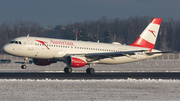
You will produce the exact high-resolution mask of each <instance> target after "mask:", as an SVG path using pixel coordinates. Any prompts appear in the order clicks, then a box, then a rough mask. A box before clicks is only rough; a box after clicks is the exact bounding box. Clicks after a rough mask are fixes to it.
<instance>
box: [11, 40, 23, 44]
mask: <svg viewBox="0 0 180 101" xmlns="http://www.w3.org/2000/svg"><path fill="white" fill-rule="evenodd" d="M9 43H15V44H22V43H21V41H10V42H9Z"/></svg>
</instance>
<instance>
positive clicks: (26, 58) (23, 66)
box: [21, 57, 28, 69]
mask: <svg viewBox="0 0 180 101" xmlns="http://www.w3.org/2000/svg"><path fill="white" fill-rule="evenodd" d="M27 60H28V57H25V58H24V64H23V65H21V68H22V69H26V67H27V66H26V65H25V64H26V62H27Z"/></svg>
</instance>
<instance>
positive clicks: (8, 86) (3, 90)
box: [0, 79, 180, 101]
mask: <svg viewBox="0 0 180 101" xmlns="http://www.w3.org/2000/svg"><path fill="white" fill-rule="evenodd" d="M0 85H1V86H0V95H1V96H0V100H18V101H33V100H36V101H37V100H43V101H44V100H48V101H49V100H164V101H169V100H179V99H180V80H160V79H159V80H150V79H141V80H136V79H126V80H123V79H114V80H48V79H45V80H15V79H11V80H6V79H1V80H0Z"/></svg>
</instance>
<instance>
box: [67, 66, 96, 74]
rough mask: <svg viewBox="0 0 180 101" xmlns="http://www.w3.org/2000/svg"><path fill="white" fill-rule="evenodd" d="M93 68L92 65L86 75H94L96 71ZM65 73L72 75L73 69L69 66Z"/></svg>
mask: <svg viewBox="0 0 180 101" xmlns="http://www.w3.org/2000/svg"><path fill="white" fill-rule="evenodd" d="M91 66H92V65H91V64H90V65H89V68H87V69H86V73H87V74H94V72H95V70H94V68H92V67H91ZM64 73H66V74H70V73H72V68H71V67H69V66H67V67H65V68H64Z"/></svg>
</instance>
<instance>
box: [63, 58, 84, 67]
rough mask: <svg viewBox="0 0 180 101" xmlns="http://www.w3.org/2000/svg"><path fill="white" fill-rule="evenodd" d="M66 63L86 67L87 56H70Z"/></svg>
mask: <svg viewBox="0 0 180 101" xmlns="http://www.w3.org/2000/svg"><path fill="white" fill-rule="evenodd" d="M66 63H67V65H68V66H71V67H84V66H85V65H86V59H85V57H78V56H68V57H67V59H66Z"/></svg>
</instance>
